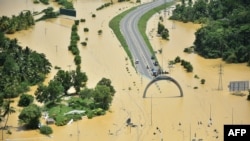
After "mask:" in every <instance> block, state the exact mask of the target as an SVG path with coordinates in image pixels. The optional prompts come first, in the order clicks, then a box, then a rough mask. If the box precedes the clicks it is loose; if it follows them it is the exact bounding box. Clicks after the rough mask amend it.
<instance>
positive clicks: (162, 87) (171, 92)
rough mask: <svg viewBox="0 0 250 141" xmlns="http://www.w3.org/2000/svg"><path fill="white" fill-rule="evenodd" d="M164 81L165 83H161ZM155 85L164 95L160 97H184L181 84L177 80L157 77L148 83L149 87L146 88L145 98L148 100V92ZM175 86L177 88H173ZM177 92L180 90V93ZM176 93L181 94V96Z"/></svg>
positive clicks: (162, 76) (161, 76)
mask: <svg viewBox="0 0 250 141" xmlns="http://www.w3.org/2000/svg"><path fill="white" fill-rule="evenodd" d="M162 80H164V81H165V82H164V83H163V82H160V81H162ZM166 82H167V83H166ZM169 83H172V84H169ZM153 84H155V86H156V87H157V88H158V89H159V92H160V93H162V94H161V96H160V97H183V91H182V88H181V86H180V84H179V83H178V82H177V81H176V80H175V79H173V78H171V77H169V76H164V75H160V76H157V77H155V78H154V79H153V80H151V81H150V82H149V83H148V85H147V86H146V88H145V90H144V93H143V98H146V94H147V92H148V89H149V88H150V86H152V85H153ZM159 84H160V85H159ZM173 85H176V86H177V88H173ZM176 86H175V87H176ZM167 89H170V90H167ZM177 90H179V92H178V91H177ZM176 93H179V95H178V94H176ZM158 95H159V94H158ZM163 95H165V96H163ZM151 96H152V94H151ZM148 97H149V96H148Z"/></svg>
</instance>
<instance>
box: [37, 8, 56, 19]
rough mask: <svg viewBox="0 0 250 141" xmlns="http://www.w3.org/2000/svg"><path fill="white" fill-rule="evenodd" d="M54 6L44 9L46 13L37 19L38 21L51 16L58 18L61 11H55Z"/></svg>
mask: <svg viewBox="0 0 250 141" xmlns="http://www.w3.org/2000/svg"><path fill="white" fill-rule="evenodd" d="M53 10H54V8H53V7H48V8H46V9H44V10H42V12H43V13H44V15H43V16H42V17H41V18H39V19H37V20H36V21H41V20H46V19H50V18H56V17H57V16H58V15H59V13H58V12H53Z"/></svg>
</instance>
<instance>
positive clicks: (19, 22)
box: [0, 10, 35, 34]
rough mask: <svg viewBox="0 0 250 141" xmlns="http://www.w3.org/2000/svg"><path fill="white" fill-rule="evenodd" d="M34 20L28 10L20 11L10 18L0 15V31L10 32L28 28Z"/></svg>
mask: <svg viewBox="0 0 250 141" xmlns="http://www.w3.org/2000/svg"><path fill="white" fill-rule="evenodd" d="M34 24H35V21H34V18H33V16H32V14H31V12H30V11H28V10H27V11H25V12H24V11H22V12H20V14H19V15H18V16H15V15H13V16H12V17H11V18H9V17H6V16H2V17H0V32H4V33H8V34H12V33H15V32H16V31H20V30H24V29H28V28H29V27H30V26H32V25H34Z"/></svg>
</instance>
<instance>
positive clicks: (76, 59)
mask: <svg viewBox="0 0 250 141" xmlns="http://www.w3.org/2000/svg"><path fill="white" fill-rule="evenodd" d="M74 62H75V64H76V65H80V64H81V62H82V60H81V56H80V55H76V56H75V58H74Z"/></svg>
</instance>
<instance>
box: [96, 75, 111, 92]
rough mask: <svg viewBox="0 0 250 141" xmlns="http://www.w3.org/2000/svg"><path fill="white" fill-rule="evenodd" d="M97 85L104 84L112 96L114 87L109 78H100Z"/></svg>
mask: <svg viewBox="0 0 250 141" xmlns="http://www.w3.org/2000/svg"><path fill="white" fill-rule="evenodd" d="M97 85H104V86H107V87H109V88H110V92H111V94H112V96H114V94H115V89H114V87H113V86H112V85H111V80H110V79H107V78H102V79H101V80H100V81H99V82H98V83H97Z"/></svg>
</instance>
